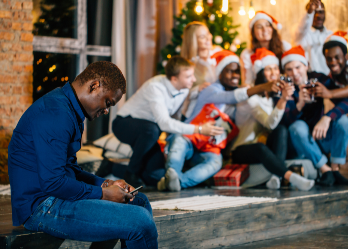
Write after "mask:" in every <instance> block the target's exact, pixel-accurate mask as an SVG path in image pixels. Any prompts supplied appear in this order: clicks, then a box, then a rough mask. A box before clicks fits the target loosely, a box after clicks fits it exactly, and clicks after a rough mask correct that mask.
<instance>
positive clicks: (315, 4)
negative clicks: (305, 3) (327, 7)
mask: <svg viewBox="0 0 348 249" xmlns="http://www.w3.org/2000/svg"><path fill="white" fill-rule="evenodd" d="M320 4H321V3H320V0H311V1H310V2H309V7H308V11H307V12H308V14H311V13H313V11H315V10H316V9H318V8H319V6H320Z"/></svg>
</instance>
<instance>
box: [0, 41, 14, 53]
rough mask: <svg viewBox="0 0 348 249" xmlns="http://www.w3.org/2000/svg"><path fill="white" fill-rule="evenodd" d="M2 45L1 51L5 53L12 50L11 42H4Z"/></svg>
mask: <svg viewBox="0 0 348 249" xmlns="http://www.w3.org/2000/svg"><path fill="white" fill-rule="evenodd" d="M0 45H1V50H2V51H4V52H6V51H9V50H11V49H12V43H10V42H2V43H1V44H0Z"/></svg>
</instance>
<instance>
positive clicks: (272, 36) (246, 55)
mask: <svg viewBox="0 0 348 249" xmlns="http://www.w3.org/2000/svg"><path fill="white" fill-rule="evenodd" d="M273 24H275V25H277V28H278V29H281V25H280V24H279V23H278V22H277V21H276V20H275V19H274V18H273V17H272V16H271V15H269V14H267V13H265V12H263V11H257V12H256V15H255V16H254V17H253V19H251V20H250V24H249V28H250V32H251V44H250V48H249V49H244V50H243V52H242V53H241V55H240V58H241V68H242V83H243V84H247V85H252V84H254V81H255V76H254V73H253V69H252V63H251V59H250V56H251V55H252V54H253V53H254V52H255V51H256V49H258V48H266V49H268V50H270V51H272V52H273V53H275V55H276V56H277V57H278V59H279V60H280V58H281V56H282V54H283V52H285V51H287V50H289V49H290V48H291V45H290V43H288V42H286V41H282V40H281V38H280V35H279V33H278V31H277V29H276V28H275V27H273Z"/></svg>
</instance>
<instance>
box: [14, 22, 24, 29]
mask: <svg viewBox="0 0 348 249" xmlns="http://www.w3.org/2000/svg"><path fill="white" fill-rule="evenodd" d="M12 29H14V30H21V29H22V24H21V23H20V22H13V23H12Z"/></svg>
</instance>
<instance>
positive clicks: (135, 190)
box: [129, 186, 143, 195]
mask: <svg viewBox="0 0 348 249" xmlns="http://www.w3.org/2000/svg"><path fill="white" fill-rule="evenodd" d="M142 188H143V186H140V187H137V188H136V189H134V190H133V191H131V192H129V193H130V194H131V195H132V194H133V193H134V192H137V191H138V190H139V189H142Z"/></svg>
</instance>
